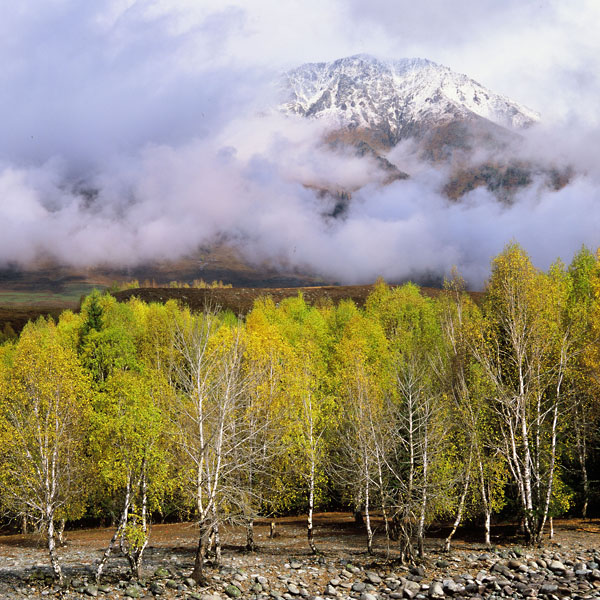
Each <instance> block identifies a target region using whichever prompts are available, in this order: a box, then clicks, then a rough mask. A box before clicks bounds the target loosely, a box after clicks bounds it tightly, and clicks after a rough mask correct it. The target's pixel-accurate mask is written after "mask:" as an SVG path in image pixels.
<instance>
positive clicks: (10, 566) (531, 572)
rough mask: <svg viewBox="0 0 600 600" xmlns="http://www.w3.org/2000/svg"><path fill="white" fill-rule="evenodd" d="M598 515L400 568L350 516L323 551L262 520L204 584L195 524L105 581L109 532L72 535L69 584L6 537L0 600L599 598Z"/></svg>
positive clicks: (294, 523)
mask: <svg viewBox="0 0 600 600" xmlns="http://www.w3.org/2000/svg"><path fill="white" fill-rule="evenodd" d="M599 524H600V521H598V520H597V521H596V522H594V521H586V522H585V524H584V523H583V522H579V523H577V522H573V521H569V522H568V523H567V522H566V524H563V525H561V524H559V525H558V527H557V534H556V538H555V541H554V542H552V543H548V544H547V545H546V546H544V547H542V548H536V549H530V548H523V547H521V546H519V545H517V544H514V543H511V542H510V541H506V542H505V543H501V544H498V545H497V546H496V547H494V548H493V549H492V550H488V549H485V548H484V547H483V545H481V544H478V543H476V542H472V541H465V540H462V539H458V540H457V542H456V544H455V547H454V549H453V550H452V551H451V552H450V553H449V554H448V553H443V552H441V551H440V548H441V539H435V538H433V539H430V540H429V542H428V547H427V556H426V558H425V559H424V560H423V561H422V562H421V563H420V564H417V565H412V566H406V565H401V564H399V562H398V561H397V560H396V559H395V553H394V549H393V548H391V550H390V551H389V553H388V551H387V548H386V547H385V543H384V540H382V539H381V538H378V543H377V544H376V547H375V554H374V555H373V556H369V555H368V554H366V552H365V551H364V536H363V535H361V531H360V530H359V529H358V528H356V527H353V526H352V524H351V523H350V518H349V517H347V516H338V518H337V521H336V517H335V516H330V515H329V516H323V517H322V519H321V521H320V522H319V520H317V526H318V529H317V543H318V544H319V548H320V550H321V551H322V554H319V555H317V556H312V555H310V554H309V553H308V551H307V549H306V548H305V540H304V536H303V535H302V534H303V527H302V525H303V524H302V521H301V520H300V519H297V520H293V519H290V520H287V521H283V522H282V523H281V524H278V532H279V535H278V536H277V537H275V538H274V539H268V537H267V529H268V528H267V526H266V524H265V525H264V526H262V527H257V543H258V547H259V548H258V551H256V552H244V551H242V550H241V542H242V539H243V538H242V533H241V532H236V531H229V532H227V533H226V535H225V536H224V537H225V539H224V542H225V543H224V551H223V561H222V564H221V565H220V566H213V565H210V564H209V565H208V566H207V570H206V574H207V582H206V584H205V585H201V586H199V585H196V583H195V582H194V581H193V580H191V579H189V574H190V572H191V568H192V565H193V558H194V547H195V530H194V528H193V526H191V525H182V524H178V525H159V526H155V528H154V530H153V537H152V542H151V546H150V547H149V548H148V550H147V552H146V561H145V569H144V577H143V579H142V580H141V581H133V580H131V579H130V577H129V574H128V569H127V563H126V561H125V559H124V558H123V557H120V556H116V557H115V558H113V559H112V560H111V562H110V563H109V564H110V567H109V569H108V571H107V573H106V577H105V578H104V579H103V581H102V584H101V585H96V584H95V583H94V580H93V570H94V565H95V564H96V563H97V561H98V560H99V558H100V556H101V552H102V548H103V542H104V538H105V537H107V536H109V534H110V530H87V531H74V532H69V542H68V544H67V546H66V547H64V548H61V549H60V553H61V560H62V562H63V565H64V571H65V575H66V577H65V579H66V585H65V586H64V587H59V586H57V585H56V584H55V583H54V582H53V580H52V578H51V575H50V568H49V566H48V564H47V559H46V553H45V550H44V548H43V546H42V545H41V540H40V539H39V538H37V537H36V536H34V535H29V536H0V598H1V599H3V600H4V599H13V598H14V599H28V598H32V599H33V598H36V599H37V598H65V599H83V598H85V599H89V598H95V597H97V598H104V599H107V600H109V599H110V600H116V599H126V598H147V599H150V598H158V599H161V598H164V599H165V600H168V599H174V598H181V599H193V600H227V599H229V598H234V599H235V598H238V597H239V598H249V599H252V600H302V599H304V598H306V599H309V600H350V599H352V600H388V599H390V600H400V599H403V598H408V599H409V600H412V599H417V600H424V599H427V598H457V599H460V598H482V599H483V598H492V599H494V598H547V599H550V600H557V599H561V598H600V528H599V527H598V525H599Z"/></svg>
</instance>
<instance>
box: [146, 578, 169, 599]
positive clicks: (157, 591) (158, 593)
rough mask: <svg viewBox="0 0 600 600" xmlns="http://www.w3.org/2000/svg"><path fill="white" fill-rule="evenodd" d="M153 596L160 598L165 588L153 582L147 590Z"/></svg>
mask: <svg viewBox="0 0 600 600" xmlns="http://www.w3.org/2000/svg"><path fill="white" fill-rule="evenodd" d="M148 589H149V590H150V591H151V592H152V593H153V594H154V595H155V596H162V595H163V594H164V593H165V587H164V586H163V585H162V584H160V583H157V582H156V581H153V582H152V583H151V584H150V586H149V588H148Z"/></svg>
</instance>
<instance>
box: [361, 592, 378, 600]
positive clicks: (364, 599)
mask: <svg viewBox="0 0 600 600" xmlns="http://www.w3.org/2000/svg"><path fill="white" fill-rule="evenodd" d="M360 600H377V596H376V595H375V594H369V592H363V593H362V594H361V595H360Z"/></svg>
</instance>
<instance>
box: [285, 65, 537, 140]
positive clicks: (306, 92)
mask: <svg viewBox="0 0 600 600" xmlns="http://www.w3.org/2000/svg"><path fill="white" fill-rule="evenodd" d="M283 87H284V90H285V92H284V93H285V95H286V96H287V97H286V98H285V100H284V102H283V103H282V105H281V109H282V110H284V111H285V112H287V113H293V114H298V115H302V116H305V117H311V118H320V119H328V120H329V121H330V122H331V123H332V124H333V125H339V127H340V128H341V129H343V130H346V131H353V132H355V133H357V134H358V135H357V137H359V138H361V139H362V141H365V142H367V143H369V142H370V145H372V146H373V147H376V148H377V149H389V148H391V147H393V146H395V145H396V144H397V143H398V142H400V141H401V140H404V139H407V138H414V139H417V140H424V139H426V138H432V134H433V133H434V132H436V131H440V130H443V129H446V130H448V128H449V126H454V133H455V134H456V132H460V128H458V129H457V127H456V125H457V124H460V125H461V126H462V127H463V129H464V130H465V132H466V129H467V128H468V129H469V130H472V131H470V133H471V134H472V135H476V136H478V137H481V136H482V135H484V136H485V135H487V136H491V137H498V138H499V139H500V141H502V140H503V139H505V138H506V139H507V138H509V137H510V132H514V131H516V130H519V129H522V128H524V127H528V126H530V125H533V124H535V123H537V122H538V121H539V118H540V117H539V114H538V113H536V112H535V111H533V110H531V109H529V108H526V107H525V106H522V105H520V104H518V103H517V102H514V101H513V100H510V99H509V98H506V97H505V96H501V95H500V94H496V93H494V92H492V91H490V90H488V89H487V88H485V87H483V86H482V85H480V84H479V83H477V82H476V81H474V80H473V79H470V78H469V77H467V76H466V75H462V74H459V73H455V72H454V71H452V70H451V69H449V68H448V67H444V66H442V65H438V64H436V63H434V62H432V61H430V60H425V59H421V58H414V59H401V60H393V61H382V60H378V59H376V58H374V57H372V56H368V55H364V54H359V55H356V56H350V57H348V58H341V59H339V60H336V61H333V62H329V63H308V64H305V65H302V66H300V67H298V68H296V69H293V70H292V71H289V72H288V73H286V75H285V76H284V80H283ZM450 129H451V128H450ZM449 133H450V132H449ZM456 137H457V136H456V135H455V138H456ZM458 137H460V136H458ZM450 138H451V136H450ZM454 145H455V146H457V147H461V146H464V140H462V141H461V140H460V139H455V140H454Z"/></svg>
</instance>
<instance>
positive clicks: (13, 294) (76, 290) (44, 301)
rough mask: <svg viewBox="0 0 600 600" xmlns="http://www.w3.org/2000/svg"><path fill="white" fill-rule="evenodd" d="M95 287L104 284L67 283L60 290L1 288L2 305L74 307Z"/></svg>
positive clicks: (0, 304)
mask: <svg viewBox="0 0 600 600" xmlns="http://www.w3.org/2000/svg"><path fill="white" fill-rule="evenodd" d="M94 288H96V289H103V287H102V286H98V285H93V284H91V283H67V284H64V285H63V286H62V287H61V288H60V289H58V290H49V289H39V290H36V289H30V290H0V306H7V307H16V306H62V305H64V306H68V307H74V306H76V305H77V304H78V303H79V300H80V298H81V296H87V295H88V294H89V293H90V292H91V291H92V290H93V289H94Z"/></svg>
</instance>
